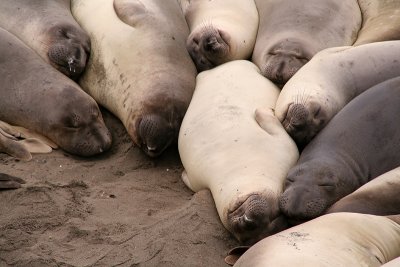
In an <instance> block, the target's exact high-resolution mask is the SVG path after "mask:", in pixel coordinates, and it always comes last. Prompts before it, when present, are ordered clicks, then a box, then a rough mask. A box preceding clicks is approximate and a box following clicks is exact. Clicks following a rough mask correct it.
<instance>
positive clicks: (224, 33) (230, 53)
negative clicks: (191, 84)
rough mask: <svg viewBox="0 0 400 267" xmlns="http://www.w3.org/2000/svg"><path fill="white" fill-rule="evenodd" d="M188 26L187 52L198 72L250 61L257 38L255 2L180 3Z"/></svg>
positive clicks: (198, 0) (204, 0)
mask: <svg viewBox="0 0 400 267" xmlns="http://www.w3.org/2000/svg"><path fill="white" fill-rule="evenodd" d="M180 2H181V5H182V10H183V12H184V15H185V18H186V21H187V23H188V25H189V29H190V35H189V37H188V39H187V43H186V46H187V50H188V51H189V54H190V56H191V57H192V59H193V61H194V63H195V64H196V67H197V70H198V71H203V70H207V69H211V68H213V67H215V66H218V65H220V64H222V63H225V62H228V61H232V60H238V59H249V58H250V57H251V53H252V52H253V48H254V43H255V41H256V36H257V28H258V12H257V7H256V5H255V3H254V1H253V0H246V1H243V0H230V1H229V4H228V2H226V0H213V1H209V0H180Z"/></svg>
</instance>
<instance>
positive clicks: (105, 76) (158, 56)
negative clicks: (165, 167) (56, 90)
mask: <svg viewBox="0 0 400 267" xmlns="http://www.w3.org/2000/svg"><path fill="white" fill-rule="evenodd" d="M72 12H73V15H74V16H75V18H76V19H77V20H78V22H79V23H80V24H81V26H82V27H83V28H84V29H85V30H86V31H87V32H88V33H89V34H90V37H91V40H92V54H91V57H90V60H89V63H88V66H87V70H86V72H85V73H84V75H83V76H82V78H81V80H80V84H81V86H82V87H83V89H84V90H85V91H86V92H88V93H89V94H90V95H91V96H92V97H93V98H94V99H95V100H96V101H97V102H98V103H99V104H101V105H103V106H104V107H106V108H107V109H108V110H110V111H111V112H112V113H114V115H116V116H117V117H118V118H119V119H120V120H121V121H122V123H123V124H124V126H125V128H126V129H127V131H128V133H129V135H130V136H131V138H132V140H133V141H134V143H135V144H136V145H138V146H139V147H141V148H142V149H143V150H144V152H145V153H147V154H148V155H149V156H157V155H159V154H160V153H162V152H163V151H164V150H165V149H166V148H167V147H168V146H169V145H170V144H171V143H172V142H176V141H177V137H178V131H179V127H180V124H181V121H182V119H183V116H184V114H185V112H186V109H187V107H188V105H189V102H190V99H191V97H192V94H193V90H194V86H195V77H196V68H195V66H194V64H193V62H192V61H191V59H190V56H189V54H188V53H187V51H186V46H185V43H186V38H187V36H188V35H189V29H188V26H187V24H186V22H185V19H184V17H183V14H182V11H181V9H180V5H179V3H178V2H177V1H176V0H163V1H158V0H142V1H140V0H115V1H114V0H73V1H72Z"/></svg>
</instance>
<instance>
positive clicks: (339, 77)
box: [275, 41, 400, 148]
mask: <svg viewBox="0 0 400 267" xmlns="http://www.w3.org/2000/svg"><path fill="white" fill-rule="evenodd" d="M399 50H400V41H387V42H379V43H371V44H365V45H360V46H357V47H351V46H347V47H335V48H328V49H325V50H323V51H321V52H319V53H318V54H316V55H315V56H314V58H313V59H312V60H311V61H310V62H308V63H307V64H306V65H305V66H304V67H303V68H301V70H300V71H299V72H297V73H296V75H294V76H293V77H292V79H290V81H289V82H288V83H287V84H286V85H285V86H284V87H283V89H282V91H281V94H280V95H279V98H278V101H277V103H276V110H275V114H276V116H277V117H278V118H279V120H280V121H281V122H282V124H283V125H284V127H285V129H286V131H287V132H288V133H289V134H290V136H291V137H292V138H293V139H294V140H295V141H296V143H297V144H298V145H299V147H300V148H302V147H304V146H305V145H306V144H307V143H308V142H309V141H310V140H311V139H312V138H313V137H314V136H315V135H316V134H317V133H318V132H319V131H320V130H321V129H322V128H323V127H325V125H326V124H327V123H328V122H329V120H330V119H331V118H332V117H333V116H334V115H335V114H336V113H337V112H338V111H339V110H340V109H342V108H343V107H344V106H345V105H346V104H347V103H348V102H350V100H351V99H353V98H354V97H356V96H357V95H359V94H361V93H362V92H364V91H365V90H367V89H369V88H370V87H372V86H374V85H376V84H379V83H381V82H383V81H386V80H388V79H391V78H394V77H397V76H400V53H398V52H397V51H399Z"/></svg>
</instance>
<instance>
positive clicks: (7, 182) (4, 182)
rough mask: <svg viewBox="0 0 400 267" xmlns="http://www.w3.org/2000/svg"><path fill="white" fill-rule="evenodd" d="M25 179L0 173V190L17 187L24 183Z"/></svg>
mask: <svg viewBox="0 0 400 267" xmlns="http://www.w3.org/2000/svg"><path fill="white" fill-rule="evenodd" d="M24 183H25V181H24V180H23V179H21V178H18V177H15V176H11V175H8V174H5V173H0V190H2V189H17V188H20V187H21V184H24Z"/></svg>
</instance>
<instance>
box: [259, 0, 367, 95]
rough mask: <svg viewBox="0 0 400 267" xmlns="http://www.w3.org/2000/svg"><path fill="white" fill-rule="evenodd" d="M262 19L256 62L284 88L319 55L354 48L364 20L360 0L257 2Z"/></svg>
mask: <svg viewBox="0 0 400 267" xmlns="http://www.w3.org/2000/svg"><path fill="white" fill-rule="evenodd" d="M255 2H256V5H257V9H258V12H259V16H260V25H259V27H258V33H257V40H256V43H255V47H254V51H253V56H252V61H253V62H254V63H255V64H256V65H257V66H258V67H259V68H260V70H261V73H262V74H263V75H264V76H265V77H267V78H268V79H270V80H271V81H273V82H274V83H276V84H278V85H279V86H280V87H282V86H283V85H284V84H285V83H286V82H287V81H288V80H289V79H290V78H291V77H292V76H293V75H294V74H295V73H296V72H297V71H298V70H299V69H300V68H301V67H302V66H303V65H304V64H306V63H307V62H308V61H309V60H310V59H311V58H312V57H313V56H314V55H315V54H316V53H317V52H319V51H321V50H323V49H325V48H328V47H337V46H345V45H352V44H353V43H354V41H355V40H356V38H357V33H358V31H359V29H360V27H361V23H362V18H361V12H360V7H359V6H358V3H357V0H345V1H336V0H323V1H321V0H305V1H292V0H283V1H282V0H256V1H255Z"/></svg>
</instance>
